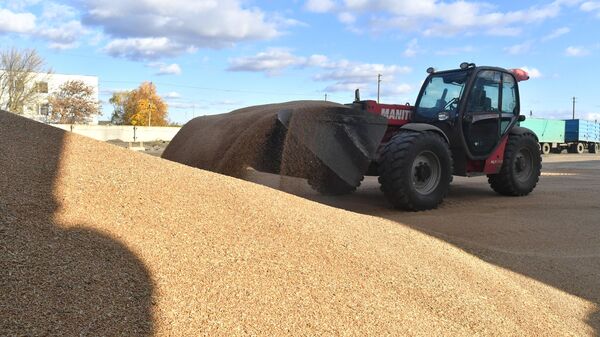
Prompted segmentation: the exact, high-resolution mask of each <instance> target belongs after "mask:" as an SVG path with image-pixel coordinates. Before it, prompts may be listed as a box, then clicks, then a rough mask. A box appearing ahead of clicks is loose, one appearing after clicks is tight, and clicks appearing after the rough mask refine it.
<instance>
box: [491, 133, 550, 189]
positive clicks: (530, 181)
mask: <svg viewBox="0 0 600 337" xmlns="http://www.w3.org/2000/svg"><path fill="white" fill-rule="evenodd" d="M536 143H537V139H536V137H535V136H534V135H533V134H531V133H524V134H521V135H516V134H515V135H510V136H509V138H508V144H506V150H505V151H504V162H503V163H502V168H501V169H500V172H499V173H498V174H490V175H488V182H489V183H490V186H491V187H492V189H493V190H494V191H496V192H497V193H499V194H502V195H509V196H523V195H527V194H529V193H531V191H533V189H534V188H535V186H536V185H537V183H538V181H539V179H540V173H541V171H542V156H541V155H540V153H539V151H537V145H536Z"/></svg>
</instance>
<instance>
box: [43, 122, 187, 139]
mask: <svg viewBox="0 0 600 337" xmlns="http://www.w3.org/2000/svg"><path fill="white" fill-rule="evenodd" d="M50 125H52V126H54V127H57V128H60V129H63V130H66V131H71V132H73V133H76V134H79V135H82V136H86V137H90V138H94V139H97V140H101V141H108V140H120V141H123V142H153V141H161V140H162V141H170V140H171V139H173V137H175V134H176V133H177V132H178V131H179V129H180V128H179V127H159V126H130V125H127V126H125V125H78V124H74V125H71V124H50Z"/></svg>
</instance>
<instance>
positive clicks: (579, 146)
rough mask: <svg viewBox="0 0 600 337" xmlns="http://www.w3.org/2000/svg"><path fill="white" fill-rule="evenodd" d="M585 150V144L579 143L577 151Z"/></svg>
mask: <svg viewBox="0 0 600 337" xmlns="http://www.w3.org/2000/svg"><path fill="white" fill-rule="evenodd" d="M582 152H583V144H577V153H582Z"/></svg>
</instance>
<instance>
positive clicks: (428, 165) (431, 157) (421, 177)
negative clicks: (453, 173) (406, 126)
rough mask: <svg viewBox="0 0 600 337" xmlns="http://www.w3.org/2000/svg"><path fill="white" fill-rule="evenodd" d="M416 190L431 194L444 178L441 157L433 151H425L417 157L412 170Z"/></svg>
mask: <svg viewBox="0 0 600 337" xmlns="http://www.w3.org/2000/svg"><path fill="white" fill-rule="evenodd" d="M411 173H412V174H411V177H412V182H413V186H414V188H415V190H416V191H417V192H418V193H420V194H430V193H431V192H433V191H434V190H435V189H436V188H437V187H438V185H439V183H440V180H441V179H442V168H441V164H440V160H439V158H438V157H437V156H436V155H435V154H434V153H433V152H431V151H423V152H421V153H419V155H418V156H417V157H416V158H415V160H414V161H413V165H412V172H411Z"/></svg>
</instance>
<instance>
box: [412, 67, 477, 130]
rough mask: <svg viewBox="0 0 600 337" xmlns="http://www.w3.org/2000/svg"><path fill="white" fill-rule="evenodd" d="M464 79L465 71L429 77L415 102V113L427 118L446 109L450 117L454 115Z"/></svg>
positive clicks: (465, 76) (463, 85)
mask: <svg viewBox="0 0 600 337" xmlns="http://www.w3.org/2000/svg"><path fill="white" fill-rule="evenodd" d="M466 80H467V72H466V71H459V72H452V73H446V74H439V75H433V76H431V77H429V80H428V81H427V83H426V85H427V86H426V87H425V90H424V91H423V95H422V96H421V99H420V101H419V102H418V103H417V115H418V116H420V117H425V118H427V119H429V118H434V117H437V115H438V114H439V113H440V112H443V111H446V112H448V113H449V115H450V117H453V116H455V114H456V111H457V110H458V102H459V101H460V98H461V96H462V94H463V89H464V87H465V82H466Z"/></svg>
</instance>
